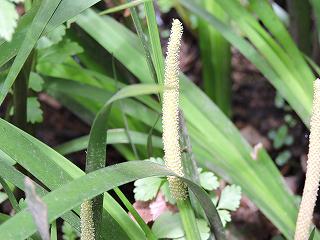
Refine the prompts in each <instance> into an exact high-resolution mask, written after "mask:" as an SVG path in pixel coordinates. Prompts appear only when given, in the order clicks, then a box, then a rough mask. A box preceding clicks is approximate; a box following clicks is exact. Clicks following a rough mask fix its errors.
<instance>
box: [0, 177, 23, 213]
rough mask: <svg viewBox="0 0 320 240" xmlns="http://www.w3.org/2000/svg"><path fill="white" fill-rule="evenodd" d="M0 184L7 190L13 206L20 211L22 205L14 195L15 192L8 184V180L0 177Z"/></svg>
mask: <svg viewBox="0 0 320 240" xmlns="http://www.w3.org/2000/svg"><path fill="white" fill-rule="evenodd" d="M0 184H1V186H2V187H3V189H4V191H5V192H6V194H7V196H8V198H9V201H10V203H11V206H12V208H13V209H14V210H15V211H16V212H19V211H20V210H21V209H20V206H19V204H18V202H17V199H16V197H15V196H14V194H13V192H12V191H11V189H10V187H9V186H8V184H7V183H6V181H5V180H4V179H3V178H2V177H0Z"/></svg>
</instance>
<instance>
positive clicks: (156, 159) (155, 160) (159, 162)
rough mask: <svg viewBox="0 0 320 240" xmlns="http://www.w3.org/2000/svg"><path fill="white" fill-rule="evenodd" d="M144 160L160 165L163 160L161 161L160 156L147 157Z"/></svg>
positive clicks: (162, 163)
mask: <svg viewBox="0 0 320 240" xmlns="http://www.w3.org/2000/svg"><path fill="white" fill-rule="evenodd" d="M146 161H149V162H154V163H158V164H160V165H164V161H163V159H162V158H159V157H158V158H153V157H152V158H149V159H147V160H146Z"/></svg>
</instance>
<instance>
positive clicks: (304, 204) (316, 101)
mask: <svg viewBox="0 0 320 240" xmlns="http://www.w3.org/2000/svg"><path fill="white" fill-rule="evenodd" d="M310 125H311V128H310V137H309V153H308V161H307V172H306V181H305V185H304V189H303V195H302V201H301V204H300V209H299V214H298V219H297V224H296V232H295V237H294V239H295V240H307V239H308V238H309V233H310V225H311V223H312V216H313V210H314V206H315V203H316V200H317V192H318V185H319V180H320V80H319V79H317V80H316V81H315V82H314V96H313V107H312V116H311V122H310Z"/></svg>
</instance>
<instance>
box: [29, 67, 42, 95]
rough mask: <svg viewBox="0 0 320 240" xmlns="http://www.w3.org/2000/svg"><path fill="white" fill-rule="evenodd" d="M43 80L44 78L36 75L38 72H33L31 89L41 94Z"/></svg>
mask: <svg viewBox="0 0 320 240" xmlns="http://www.w3.org/2000/svg"><path fill="white" fill-rule="evenodd" d="M43 83H44V81H43V79H42V77H41V76H40V75H39V74H38V73H36V72H31V73H30V77H29V88H31V89H32V90H33V91H35V92H40V91H41V90H42V88H43V86H42V85H43Z"/></svg>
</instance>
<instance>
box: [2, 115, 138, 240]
mask: <svg viewBox="0 0 320 240" xmlns="http://www.w3.org/2000/svg"><path fill="white" fill-rule="evenodd" d="M0 130H1V133H2V134H1V135H0V139H1V140H0V145H1V146H0V149H1V150H2V152H4V153H5V154H6V155H7V156H9V157H11V158H12V160H14V161H16V162H17V163H19V164H20V165H21V166H23V167H24V168H25V169H26V170H27V171H28V172H30V173H31V174H32V175H33V176H34V177H36V178H37V179H38V180H39V181H40V182H42V183H43V184H44V185H45V186H46V187H47V188H48V189H51V190H53V189H56V188H58V187H60V186H62V185H63V184H65V183H67V182H70V181H72V180H73V179H75V178H79V177H81V176H83V175H84V173H83V171H81V170H80V169H79V168H78V167H76V166H75V165H74V164H73V163H72V162H70V161H69V160H67V159H66V158H64V157H63V156H62V155H60V154H58V153H57V152H56V151H54V150H53V149H51V148H50V147H48V146H46V145H45V144H43V143H41V142H40V141H39V140H37V139H35V138H34V137H32V136H30V135H28V134H27V133H25V132H23V131H21V130H20V129H18V128H16V127H14V126H13V125H11V124H10V123H8V122H6V121H4V120H2V119H0ZM17 143H19V148H18V149H17V148H16V144H17ZM1 156H2V155H0V157H1ZM12 160H11V161H12ZM0 162H1V161H0ZM39 162H41V164H39ZM6 169H8V168H4V167H1V168H0V171H2V170H3V172H1V174H0V175H1V176H3V177H4V178H5V179H6V180H8V181H15V180H16V178H14V177H13V176H12V174H11V172H12V171H6ZM53 172H54V173H57V174H58V175H59V178H57V177H56V174H52V173H53ZM14 173H15V175H14V176H19V175H17V174H18V173H19V172H18V173H17V171H16V172H14ZM9 178H11V180H10V179H9ZM18 180H19V179H18ZM21 182H22V187H19V188H21V189H24V187H23V178H22V181H18V182H17V183H14V184H15V185H16V184H21ZM104 198H105V201H104V202H105V203H104V205H103V208H104V211H103V225H104V226H105V228H106V229H105V230H106V231H105V232H104V235H103V239H108V240H110V239H119V238H120V239H128V237H129V238H131V239H141V238H143V236H144V233H143V231H142V230H141V229H140V228H139V227H138V226H137V225H136V224H135V223H134V222H133V221H132V220H131V219H130V218H129V216H128V214H127V213H126V212H125V211H124V210H123V209H122V208H121V207H120V206H119V204H118V203H117V202H116V201H115V200H114V199H113V198H112V197H111V196H110V195H109V194H108V193H105V195H104ZM106 203H107V204H106ZM74 211H75V212H77V213H78V214H79V212H80V208H76V209H74Z"/></svg>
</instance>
